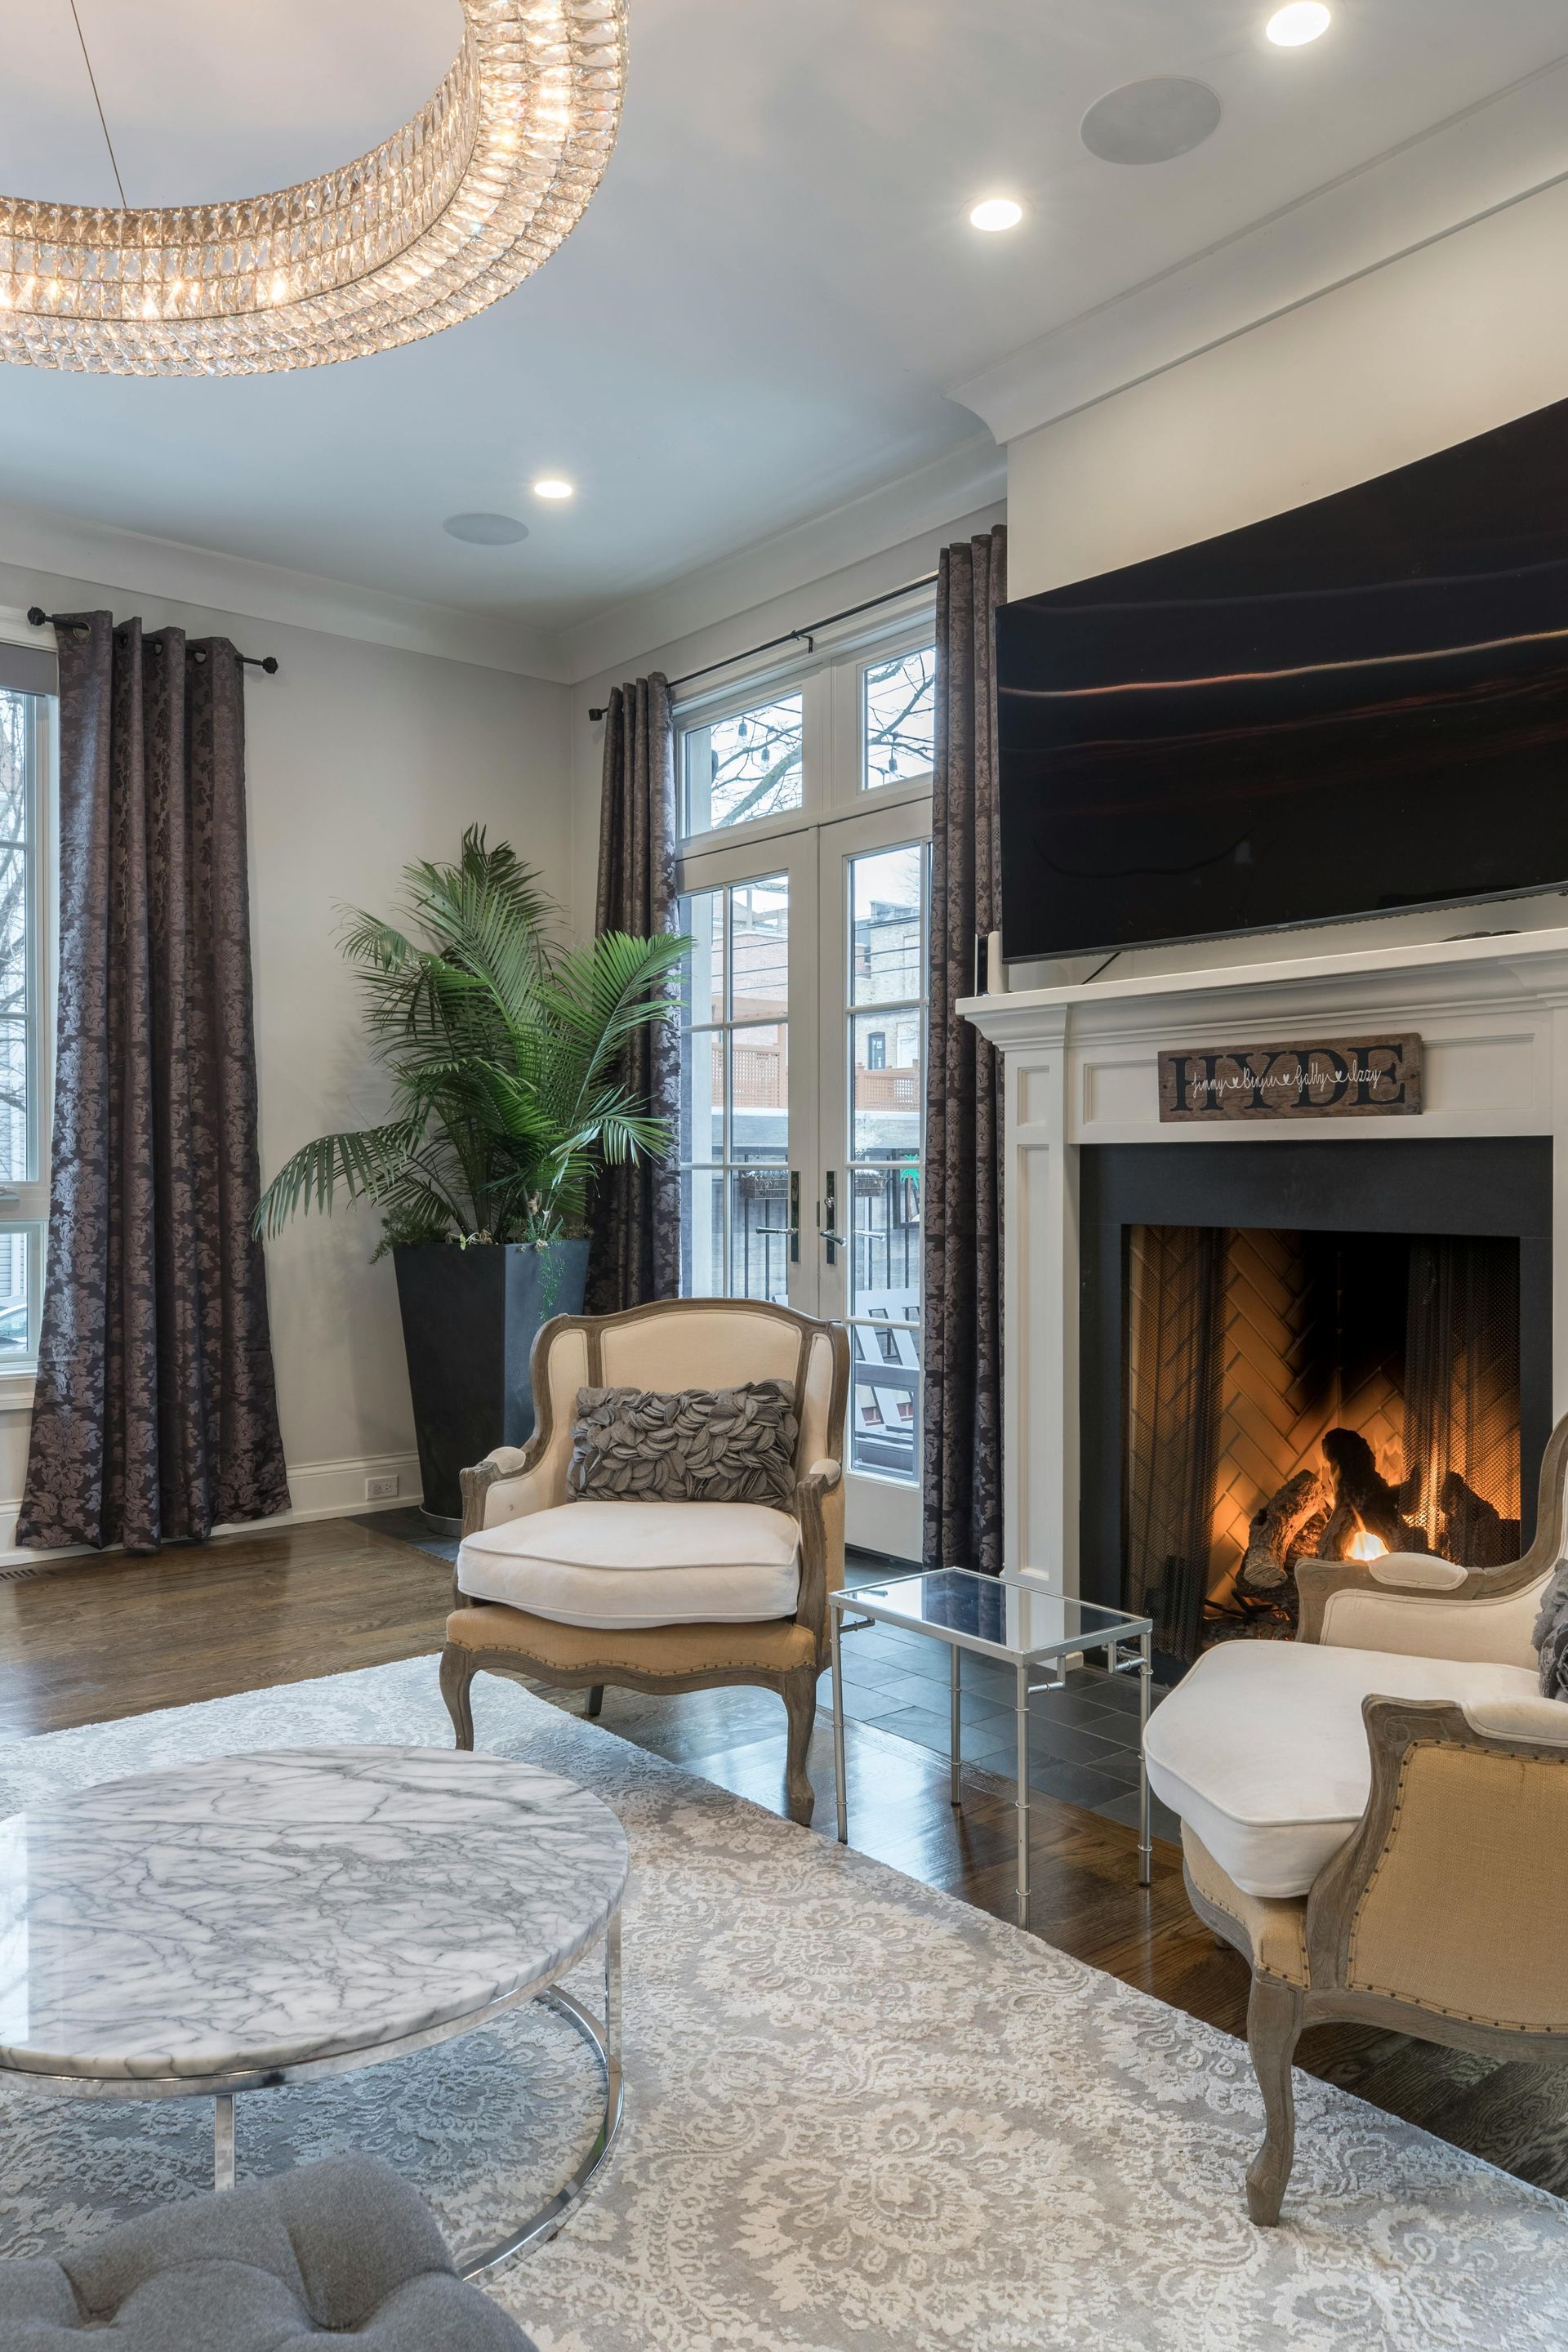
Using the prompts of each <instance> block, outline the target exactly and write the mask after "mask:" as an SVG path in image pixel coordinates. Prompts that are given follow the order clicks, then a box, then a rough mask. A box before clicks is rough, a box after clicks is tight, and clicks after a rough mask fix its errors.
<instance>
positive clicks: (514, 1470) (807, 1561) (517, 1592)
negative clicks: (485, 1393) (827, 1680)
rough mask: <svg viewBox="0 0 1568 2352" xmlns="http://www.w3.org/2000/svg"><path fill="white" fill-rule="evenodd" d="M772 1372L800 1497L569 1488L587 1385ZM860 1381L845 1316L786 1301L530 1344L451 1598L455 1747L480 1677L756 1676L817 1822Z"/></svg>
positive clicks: (470, 1489)
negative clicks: (847, 1439)
mask: <svg viewBox="0 0 1568 2352" xmlns="http://www.w3.org/2000/svg"><path fill="white" fill-rule="evenodd" d="M771 1380H777V1381H785V1382H787V1383H789V1385H790V1386H791V1387H792V1388H793V1390H794V1392H795V1418H796V1420H797V1422H798V1423H799V1426H800V1435H799V1441H798V1444H797V1447H796V1453H795V1496H794V1501H793V1504H792V1506H791V1507H790V1508H789V1509H788V1510H783V1509H773V1508H770V1507H766V1506H764V1505H762V1504H756V1503H731V1502H663V1501H636V1500H627V1501H618V1500H617V1501H598V1500H586V1499H584V1500H573V1499H571V1498H570V1496H568V1492H567V1484H566V1472H567V1467H568V1465H569V1463H570V1461H571V1458H572V1425H573V1420H574V1413H575V1410H576V1402H577V1392H578V1391H579V1390H580V1389H583V1388H631V1389H644V1390H658V1391H664V1392H668V1391H673V1390H679V1389H709V1390H712V1389H722V1388H732V1387H735V1386H738V1385H740V1384H741V1383H742V1382H745V1381H771ZM848 1385H849V1347H848V1340H847V1335H846V1333H845V1330H844V1328H843V1326H842V1325H840V1324H833V1323H821V1322H817V1321H816V1320H814V1319H813V1318H811V1317H810V1316H806V1315H797V1314H795V1312H794V1311H793V1310H792V1309H791V1308H789V1307H773V1306H769V1305H766V1304H763V1303H761V1302H757V1301H753V1300H746V1299H731V1298H683V1299H671V1300H668V1301H666V1302H662V1303H659V1304H657V1305H654V1306H648V1307H628V1308H627V1309H626V1312H625V1313H623V1314H619V1315H605V1316H585V1315H563V1316H557V1317H556V1318H555V1319H554V1321H553V1322H550V1323H547V1324H545V1325H544V1327H543V1328H542V1330H541V1331H540V1334H539V1336H538V1338H537V1339H536V1340H535V1341H534V1345H533V1394H534V1400H535V1406H536V1410H537V1413H538V1420H537V1423H536V1426H535V1429H534V1433H533V1435H532V1437H531V1440H530V1441H529V1443H528V1444H527V1445H526V1446H525V1447H523V1448H521V1450H520V1449H517V1448H515V1447H507V1446H502V1447H500V1448H499V1449H498V1450H497V1452H495V1453H494V1454H490V1455H489V1457H488V1458H487V1459H486V1460H485V1461H483V1462H481V1463H480V1464H479V1465H478V1466H477V1468H474V1469H472V1470H465V1471H464V1473H463V1541H462V1545H461V1547H460V1549H459V1550H458V1570H457V1591H456V1595H455V1598H456V1603H457V1605H456V1607H455V1608H454V1609H453V1611H452V1613H451V1615H450V1616H449V1617H448V1618H447V1646H446V1649H445V1651H444V1653H443V1654H442V1659H441V1690H442V1695H443V1696H444V1697H445V1699H446V1702H447V1710H448V1712H449V1713H450V1715H451V1717H452V1722H453V1726H454V1728H455V1729H456V1732H457V1737H458V1747H459V1748H471V1747H472V1746H473V1742H474V1725H473V1715H472V1710H471V1706H470V1697H469V1685H471V1683H472V1681H473V1678H474V1676H475V1675H477V1674H479V1673H481V1672H489V1673H491V1674H501V1675H521V1676H526V1677H531V1678H533V1679H537V1680H539V1681H542V1682H549V1683H556V1684H561V1685H565V1686H566V1687H568V1688H575V1689H584V1688H585V1689H586V1690H587V1692H588V1712H589V1713H590V1714H591V1715H596V1714H597V1713H598V1711H599V1706H600V1703H601V1701H602V1699H603V1696H604V1691H605V1685H615V1686H616V1687H625V1688H627V1689H631V1690H644V1691H693V1690H710V1689H713V1688H715V1687H717V1686H720V1685H725V1684H732V1683H753V1684H761V1685H764V1686H765V1687H766V1688H767V1689H770V1690H776V1691H777V1692H778V1694H779V1696H780V1697H781V1698H782V1699H783V1700H784V1707H785V1711H786V1713H787V1716H788V1720H789V1747H788V1764H787V1777H788V1790H789V1802H790V1810H791V1811H792V1812H793V1813H794V1815H795V1818H796V1820H798V1821H803V1822H808V1821H809V1820H810V1819H811V1810H812V1801H813V1800H812V1788H811V1782H810V1780H809V1779H808V1777H807V1774H806V1750H807V1748H808V1746H809V1744H810V1740H811V1730H812V1724H813V1720H814V1718H815V1716H816V1684H817V1676H818V1675H819V1674H820V1673H821V1671H822V1668H823V1666H824V1665H825V1664H826V1659H827V1595H828V1593H829V1592H830V1591H833V1590H834V1589H835V1588H836V1587H837V1585H838V1584H840V1583H841V1582H842V1580H843V1571H844V1485H843V1477H842V1473H841V1469H840V1454H841V1450H842V1447H843V1442H844V1416H845V1410H846V1404H847V1393H848Z"/></svg>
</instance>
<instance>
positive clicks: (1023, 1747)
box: [1017, 1664, 1029, 1927]
mask: <svg viewBox="0 0 1568 2352" xmlns="http://www.w3.org/2000/svg"><path fill="white" fill-rule="evenodd" d="M1017 1710H1018V1724H1017V1730H1018V1800H1017V1801H1018V1925H1019V1927H1027V1926H1028V1924H1029V1669H1028V1667H1027V1666H1026V1665H1024V1664H1020V1665H1019V1667H1018V1688H1017Z"/></svg>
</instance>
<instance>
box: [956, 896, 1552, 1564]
mask: <svg viewBox="0 0 1568 2352" xmlns="http://www.w3.org/2000/svg"><path fill="white" fill-rule="evenodd" d="M1197 952H1200V950H1194V953H1197ZM958 1010H959V1012H960V1013H963V1015H964V1017H965V1018H966V1019H968V1020H970V1021H973V1024H974V1025H975V1027H976V1028H977V1029H979V1030H980V1031H981V1033H982V1034H983V1035H984V1036H986V1037H988V1038H990V1040H991V1041H992V1043H993V1044H994V1045H997V1046H999V1047H1000V1048H1001V1049H1002V1052H1003V1055H1004V1066H1005V1093H1006V1135H1005V1170H1004V1180H1003V1181H1004V1198H1005V1232H1006V1275H1005V1326H1006V1331H1005V1348H1006V1361H1005V1397H1004V1419H1003V1427H1004V1446H1005V1458H1004V1480H1005V1503H1006V1526H1007V1538H1006V1549H1007V1563H1008V1566H1009V1567H1010V1568H1027V1569H1028V1570H1031V1571H1032V1572H1034V1573H1037V1574H1039V1575H1042V1576H1045V1577H1047V1578H1048V1579H1049V1580H1051V1582H1052V1584H1053V1585H1054V1586H1055V1587H1056V1588H1057V1589H1058V1590H1062V1591H1068V1592H1072V1591H1077V1590H1078V1585H1079V1557H1078V1546H1079V1377H1078V1375H1079V1328H1078V1295H1079V1257H1078V1158H1079V1150H1080V1149H1081V1147H1082V1146H1084V1145H1086V1144H1108V1143H1145V1144H1153V1143H1157V1144H1166V1145H1169V1146H1170V1148H1171V1149H1172V1150H1181V1149H1182V1148H1183V1147H1184V1145H1185V1146H1190V1145H1192V1144H1194V1143H1199V1142H1202V1143H1216V1142H1219V1143H1224V1142H1229V1141H1239V1140H1243V1139H1250V1140H1252V1141H1258V1139H1269V1138H1273V1139H1277V1140H1278V1141H1279V1142H1281V1143H1286V1144H1289V1146H1290V1147H1291V1148H1292V1149H1293V1150H1311V1149H1312V1147H1313V1146H1314V1144H1317V1143H1321V1142H1328V1141H1333V1140H1339V1141H1344V1140H1346V1139H1355V1140H1356V1141H1358V1142H1366V1141H1371V1140H1386V1141H1387V1142H1389V1143H1390V1144H1393V1145H1398V1144H1402V1143H1411V1142H1415V1141H1417V1140H1419V1139H1422V1138H1423V1137H1436V1136H1519V1135H1540V1136H1550V1137H1551V1138H1552V1139H1553V1142H1554V1144H1555V1145H1556V1149H1555V1150H1554V1152H1553V1160H1552V1165H1553V1176H1552V1388H1553V1402H1554V1410H1555V1412H1557V1413H1561V1412H1563V1411H1564V1410H1565V1409H1568V929H1561V928H1560V929H1539V930H1521V931H1517V932H1511V933H1498V934H1494V935H1492V936H1489V937H1486V938H1480V939H1469V940H1449V941H1442V942H1410V943H1400V944H1398V945H1395V946H1391V947H1379V948H1369V947H1366V946H1364V945H1363V946H1360V947H1358V948H1354V949H1352V950H1348V951H1344V952H1340V953H1327V954H1325V953H1319V952H1313V953H1310V954H1303V955H1300V956H1281V955H1279V951H1278V950H1276V954H1275V960H1273V961H1267V962H1264V961H1259V962H1257V963H1250V964H1237V965H1228V966H1219V967H1215V968H1210V969H1201V968H1198V969H1194V970H1191V971H1174V972H1173V971H1163V972H1159V973H1150V974H1146V975H1143V976H1142V977H1133V978H1131V979H1124V980H1117V979H1112V978H1110V976H1109V975H1108V976H1107V978H1106V979H1105V980H1103V981H1095V982H1079V983H1077V984H1074V985H1071V986H1064V987H1053V988H1035V989H1028V990H1022V991H1019V992H1016V993H1013V994H1002V995H995V996H981V997H971V998H969V999H967V1000H966V1001H965V1002H964V1003H962V1004H961V1005H960V1006H959V1007H958ZM1390 1030H1394V1031H1414V1032H1415V1033H1416V1034H1419V1035H1420V1037H1421V1039H1422V1041H1423V1045H1422V1059H1423V1066H1424V1068H1423V1084H1424V1097H1425V1105H1426V1108H1425V1109H1424V1111H1423V1112H1422V1114H1421V1115H1420V1116H1419V1117H1414V1118H1412V1117H1409V1116H1405V1115H1399V1116H1394V1117H1389V1118H1379V1117H1375V1116H1365V1115H1363V1116H1358V1117H1356V1118H1321V1119H1303V1118H1289V1119H1280V1118H1247V1119H1245V1120H1240V1121H1204V1122H1202V1123H1196V1124H1169V1125H1165V1126H1162V1125H1161V1123H1160V1117H1159V1099H1158V1084H1157V1075H1158V1074H1157V1063H1158V1056H1159V1055H1160V1053H1161V1052H1162V1051H1163V1050H1173V1049H1174V1050H1180V1049H1183V1048H1193V1049H1194V1050H1196V1049H1201V1048H1204V1047H1215V1046H1218V1047H1225V1046H1232V1045H1267V1044H1269V1043H1272V1042H1279V1043H1286V1042H1290V1041H1293V1040H1302V1041H1305V1040H1307V1039H1310V1038H1313V1037H1321V1038H1331V1037H1336V1036H1345V1035H1350V1034H1354V1033H1355V1032H1357V1031H1362V1032H1363V1033H1366V1032H1370V1033H1373V1034H1375V1033H1376V1032H1379V1031H1390ZM1389 1181H1390V1182H1391V1183H1392V1184H1397V1182H1398V1181H1399V1172H1398V1162H1397V1160H1395V1159H1394V1156H1393V1154H1392V1153H1391V1155H1390V1161H1389Z"/></svg>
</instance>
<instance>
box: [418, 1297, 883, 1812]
mask: <svg viewBox="0 0 1568 2352" xmlns="http://www.w3.org/2000/svg"><path fill="white" fill-rule="evenodd" d="M738 1312H739V1313H744V1314H745V1315H747V1316H757V1317H763V1318H767V1319H770V1320H774V1321H777V1322H780V1323H783V1324H784V1325H787V1326H788V1327H790V1328H792V1329H793V1330H794V1331H795V1334H796V1335H797V1337H798V1342H799V1353H798V1365H799V1371H798V1375H797V1390H803V1389H804V1383H805V1374H806V1365H807V1361H808V1358H809V1355H810V1352H811V1350H812V1349H813V1348H814V1346H815V1344H816V1341H817V1339H819V1338H822V1339H826V1341H827V1343H828V1346H829V1348H830V1350H831V1364H832V1371H831V1391H830V1394H829V1398H828V1402H827V1411H826V1449H825V1451H824V1452H823V1453H821V1454H818V1456H817V1458H816V1460H815V1461H813V1462H811V1463H809V1464H804V1463H803V1464H801V1465H799V1467H800V1475H799V1477H798V1478H797V1481H796V1485H795V1499H794V1503H793V1506H792V1509H793V1514H794V1517H795V1518H796V1519H797V1520H798V1522H799V1526H800V1583H799V1597H798V1599H797V1601H796V1604H795V1615H794V1617H793V1619H791V1618H784V1619H778V1620H776V1621H770V1622H765V1623H762V1624H755V1623H752V1624H745V1623H741V1624H731V1623H722V1624H712V1625H702V1624H686V1625H661V1626H652V1627H644V1628H637V1629H635V1630H630V1631H616V1630H606V1631H605V1632H603V1633H599V1632H595V1631H594V1630H592V1629H590V1628H587V1627H583V1626H569V1625H563V1624H558V1623H555V1622H553V1621H550V1620H545V1619H542V1618H536V1617H531V1616H530V1615H528V1614H527V1613H526V1612H523V1611H521V1610H519V1609H513V1608H510V1607H508V1606H506V1605H505V1604H504V1603H502V1602H500V1601H474V1600H472V1599H470V1598H469V1597H468V1595H467V1594H465V1593H464V1592H462V1591H460V1590H457V1589H456V1587H455V1589H454V1608H453V1613H452V1615H451V1616H450V1617H449V1618H448V1620H447V1643H446V1647H445V1648H444V1650H443V1652H442V1654H441V1696H442V1697H443V1698H444V1699H445V1701H446V1703H447V1713H448V1714H449V1715H450V1717H451V1718H452V1726H453V1729H454V1731H455V1733H456V1736H457V1745H458V1747H459V1748H471V1747H472V1746H473V1744H474V1720H473V1708H472V1699H471V1685H472V1683H473V1680H474V1677H475V1675H478V1674H497V1675H510V1676H511V1677H513V1678H514V1679H517V1680H527V1681H539V1682H546V1683H550V1684H552V1685H555V1686H557V1687H559V1688H563V1689H568V1690H586V1691H587V1693H588V1705H587V1712H588V1713H589V1714H590V1715H597V1714H598V1712H599V1709H600V1706H601V1705H602V1702H603V1698H604V1693H605V1688H606V1687H611V1688H615V1689H626V1690H638V1691H649V1692H655V1693H659V1694H665V1695H673V1694H677V1693H681V1692H686V1691H698V1690H716V1689H722V1688H725V1687H728V1686H731V1685H756V1686H759V1687H761V1688H763V1689H767V1690H773V1691H776V1692H777V1693H778V1695H779V1696H780V1698H781V1699H782V1700H783V1702H784V1711H785V1715H786V1717H787V1722H788V1744H787V1757H786V1765H785V1779H786V1786H787V1791H788V1798H789V1807H790V1811H791V1813H792V1815H793V1816H794V1818H795V1820H797V1821H799V1822H809V1821H810V1819H811V1814H812V1808H813V1804H814V1801H815V1799H814V1794H813V1790H812V1786H811V1780H810V1777H809V1775H808V1773H807V1770H806V1757H807V1751H808V1749H809V1747H810V1743H811V1734H812V1728H813V1725H814V1722H815V1719H816V1689H817V1681H818V1677H819V1676H820V1675H821V1673H822V1671H823V1669H824V1668H825V1667H826V1664H827V1663H828V1632H827V1595H828V1592H829V1591H831V1590H833V1589H835V1587H836V1586H837V1583H838V1582H840V1581H841V1580H842V1574H843V1564H844V1536H843V1508H842V1493H843V1468H842V1454H843V1444H844V1423H845V1418H846V1414H847V1407H848V1395H849V1370H850V1364H849V1336H848V1333H847V1330H846V1329H845V1328H844V1327H843V1325H842V1324H836V1323H827V1322H822V1321H819V1320H818V1319H817V1318H815V1317H813V1316H809V1315H801V1314H798V1313H796V1311H795V1309H794V1308H793V1307H778V1306H774V1305H772V1304H771V1303H767V1302H763V1301H758V1300H752V1299H731V1298H711V1299H710V1298H692V1299H680V1300H659V1301H656V1302H654V1303H652V1304H650V1305H647V1306H645V1307H627V1308H625V1309H624V1310H623V1311H622V1312H621V1313H619V1314H617V1315H605V1316H591V1315H560V1316H556V1317H555V1318H553V1319H552V1321H551V1322H549V1323H546V1324H544V1325H543V1326H542V1328H541V1329H540V1331H539V1333H538V1336H537V1337H536V1339H535V1340H534V1343H533V1351H532V1357H531V1370H532V1381H533V1394H534V1398H535V1401H536V1406H537V1411H538V1421H537V1423H536V1425H535V1428H534V1432H533V1435H532V1436H531V1438H530V1440H529V1442H528V1444H527V1445H526V1446H525V1447H523V1448H522V1449H521V1451H518V1450H512V1449H507V1448H500V1449H498V1452H497V1453H496V1454H491V1455H489V1458H488V1459H487V1460H485V1461H484V1462H481V1463H479V1464H477V1465H475V1466H474V1467H473V1468H472V1469H468V1470H465V1471H464V1472H463V1473H462V1493H463V1534H464V1536H465V1537H467V1536H468V1535H471V1534H475V1533H477V1532H479V1530H480V1529H481V1528H483V1527H484V1526H485V1525H486V1507H487V1499H488V1497H489V1492H490V1489H491V1487H492V1486H495V1485H496V1484H497V1482H498V1481H500V1480H503V1479H514V1478H521V1477H525V1476H527V1475H529V1474H530V1473H531V1471H533V1470H534V1469H536V1468H537V1467H538V1466H539V1465H540V1464H541V1463H542V1461H543V1460H544V1459H545V1457H546V1456H547V1455H548V1454H549V1453H550V1451H551V1447H552V1442H553V1441H554V1439H555V1437H556V1435H557V1431H556V1425H555V1414H554V1411H553V1407H552V1388H551V1382H550V1379H549V1374H548V1362H549V1357H550V1352H551V1349H552V1347H554V1345H555V1344H556V1342H557V1341H558V1340H559V1339H562V1338H563V1337H564V1336H565V1335H566V1334H567V1333H568V1332H573V1331H578V1332H581V1333H583V1335H584V1341H585V1347H586V1362H587V1372H588V1378H587V1382H586V1385H588V1386H590V1387H596V1386H599V1385H601V1361H600V1360H601V1354H602V1347H603V1337H604V1334H605V1332H606V1331H609V1330H612V1329H615V1328H621V1327H624V1326H626V1325H627V1324H631V1323H637V1322H641V1321H646V1320H647V1319H649V1318H654V1317H658V1316H668V1315H670V1314H672V1313H679V1314H681V1315H683V1316H685V1315H703V1314H711V1315H721V1314H730V1315H734V1314H736V1313H738ZM487 1621H489V1622H487ZM492 1636H493V1638H491V1637H492ZM503 1636H504V1637H503Z"/></svg>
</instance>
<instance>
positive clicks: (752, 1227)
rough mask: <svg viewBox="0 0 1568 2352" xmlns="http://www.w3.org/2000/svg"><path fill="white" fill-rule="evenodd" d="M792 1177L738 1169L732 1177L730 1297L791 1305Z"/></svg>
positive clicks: (779, 1169)
mask: <svg viewBox="0 0 1568 2352" xmlns="http://www.w3.org/2000/svg"><path fill="white" fill-rule="evenodd" d="M788 1225H789V1174H788V1171H787V1170H785V1169H784V1168H782V1167H774V1168H766V1167H762V1168H737V1169H735V1170H733V1171H731V1176H730V1296H731V1298H771V1299H772V1300H773V1303H774V1305H775V1306H778V1307H787V1306H788V1305H789V1231H788Z"/></svg>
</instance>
